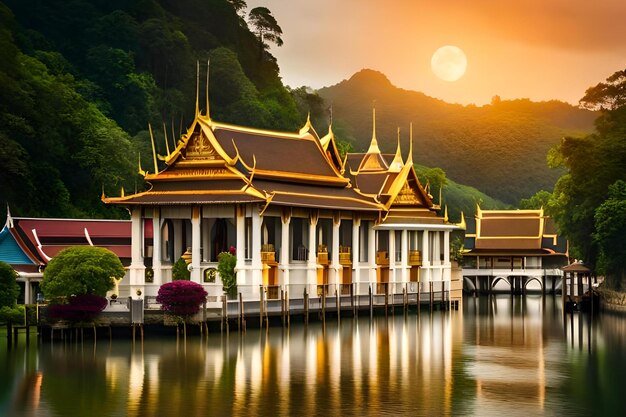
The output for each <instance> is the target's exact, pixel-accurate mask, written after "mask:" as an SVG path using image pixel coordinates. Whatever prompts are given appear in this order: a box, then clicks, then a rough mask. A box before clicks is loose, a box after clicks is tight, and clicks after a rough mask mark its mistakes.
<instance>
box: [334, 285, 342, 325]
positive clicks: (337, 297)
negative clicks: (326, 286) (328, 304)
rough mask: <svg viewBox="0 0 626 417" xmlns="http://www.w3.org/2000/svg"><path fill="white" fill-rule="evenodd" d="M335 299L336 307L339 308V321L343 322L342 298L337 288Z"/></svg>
mask: <svg viewBox="0 0 626 417" xmlns="http://www.w3.org/2000/svg"><path fill="white" fill-rule="evenodd" d="M335 298H336V300H337V301H335V305H336V306H337V321H340V320H341V305H340V304H341V298H340V297H339V291H337V288H335Z"/></svg>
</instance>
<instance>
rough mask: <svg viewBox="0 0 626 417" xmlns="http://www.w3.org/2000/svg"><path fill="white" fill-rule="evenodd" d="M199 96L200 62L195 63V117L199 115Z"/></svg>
mask: <svg viewBox="0 0 626 417" xmlns="http://www.w3.org/2000/svg"><path fill="white" fill-rule="evenodd" d="M199 95H200V61H196V117H198V114H200V104H199V102H198V96H199Z"/></svg>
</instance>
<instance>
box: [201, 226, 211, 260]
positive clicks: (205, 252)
mask: <svg viewBox="0 0 626 417" xmlns="http://www.w3.org/2000/svg"><path fill="white" fill-rule="evenodd" d="M200 229H202V261H203V262H209V261H210V260H211V241H210V237H211V229H209V219H207V218H205V217H202V216H201V217H200Z"/></svg>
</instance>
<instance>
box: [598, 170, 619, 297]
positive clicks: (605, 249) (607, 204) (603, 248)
mask: <svg viewBox="0 0 626 417" xmlns="http://www.w3.org/2000/svg"><path fill="white" fill-rule="evenodd" d="M595 228H596V232H595V233H594V236H593V237H594V240H595V241H596V242H597V243H598V248H599V252H600V256H599V261H598V266H599V269H600V270H601V272H604V273H605V275H606V279H607V283H608V284H609V286H610V287H613V288H615V289H621V288H623V287H624V284H625V283H626V280H625V279H624V276H625V273H626V242H625V241H624V236H626V182H624V181H622V180H618V181H616V182H615V183H614V184H612V185H611V186H610V187H609V196H608V199H607V200H606V201H604V203H602V204H601V205H600V206H599V207H598V208H597V209H596V211H595Z"/></svg>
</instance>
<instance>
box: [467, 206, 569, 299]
mask: <svg viewBox="0 0 626 417" xmlns="http://www.w3.org/2000/svg"><path fill="white" fill-rule="evenodd" d="M464 248H465V252H464V253H463V277H464V279H465V286H466V288H467V289H469V290H470V291H478V292H491V291H494V290H496V288H495V287H496V285H498V284H499V283H500V282H503V283H504V284H506V285H504V286H502V287H503V288H506V291H509V289H510V291H511V292H519V293H522V292H524V291H526V289H527V286H528V285H529V284H530V283H532V282H535V283H537V284H538V285H539V286H540V289H541V290H542V291H544V292H545V291H549V292H555V291H556V290H557V289H559V288H560V287H561V279H562V276H563V272H562V271H561V268H562V267H564V266H565V265H567V264H568V246H567V239H565V238H564V237H562V236H560V235H559V234H558V232H557V230H556V227H555V225H554V222H553V221H552V219H550V218H549V217H548V216H546V215H545V214H544V212H543V209H540V210H481V209H480V207H477V209H476V216H475V218H473V219H468V221H467V229H466V233H465V243H464Z"/></svg>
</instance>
